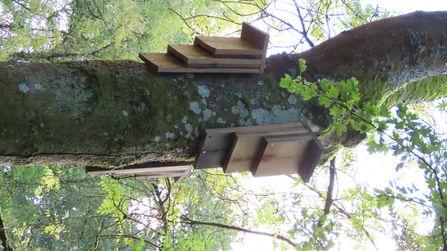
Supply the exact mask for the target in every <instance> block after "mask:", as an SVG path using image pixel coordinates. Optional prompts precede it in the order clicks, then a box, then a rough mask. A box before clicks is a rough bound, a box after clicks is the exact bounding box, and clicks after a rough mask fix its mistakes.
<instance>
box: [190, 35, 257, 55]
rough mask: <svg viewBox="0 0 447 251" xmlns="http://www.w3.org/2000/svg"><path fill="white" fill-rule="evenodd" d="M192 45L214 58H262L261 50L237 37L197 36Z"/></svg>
mask: <svg viewBox="0 0 447 251" xmlns="http://www.w3.org/2000/svg"><path fill="white" fill-rule="evenodd" d="M194 45H198V46H200V47H202V48H204V49H205V50H207V51H209V52H210V53H211V54H212V55H213V57H215V58H225V57H237V58H244V56H248V58H259V59H261V58H262V55H263V51H262V49H258V48H256V47H255V46H254V45H252V44H250V43H249V42H247V41H245V40H243V39H241V38H238V37H207V36H197V37H196V39H195V40H194Z"/></svg>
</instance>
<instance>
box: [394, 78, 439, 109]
mask: <svg viewBox="0 0 447 251" xmlns="http://www.w3.org/2000/svg"><path fill="white" fill-rule="evenodd" d="M443 83H444V84H445V83H447V76H446V75H439V76H435V77H431V78H426V79H424V80H421V81H419V82H416V83H413V84H409V85H407V86H406V87H405V88H401V89H399V90H398V91H396V92H395V93H394V94H393V95H391V96H390V97H389V98H388V99H389V100H388V103H389V104H390V105H392V104H393V105H395V104H396V103H398V102H403V103H407V104H414V103H420V102H424V101H431V100H436V99H439V98H442V97H446V96H447V90H446V89H445V88H442V84H443Z"/></svg>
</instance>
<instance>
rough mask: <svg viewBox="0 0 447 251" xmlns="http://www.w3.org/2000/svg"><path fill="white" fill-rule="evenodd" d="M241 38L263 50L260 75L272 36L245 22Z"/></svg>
mask: <svg viewBox="0 0 447 251" xmlns="http://www.w3.org/2000/svg"><path fill="white" fill-rule="evenodd" d="M241 38H242V39H243V40H245V41H247V42H248V43H250V44H252V45H253V46H255V47H256V48H258V49H262V51H263V54H262V62H261V66H260V67H259V73H263V72H264V67H265V61H266V54H267V47H268V43H269V38H270V35H269V34H268V33H265V32H263V31H261V30H259V29H258V28H256V27H254V26H252V25H251V24H249V23H246V22H244V23H243V24H242V33H241Z"/></svg>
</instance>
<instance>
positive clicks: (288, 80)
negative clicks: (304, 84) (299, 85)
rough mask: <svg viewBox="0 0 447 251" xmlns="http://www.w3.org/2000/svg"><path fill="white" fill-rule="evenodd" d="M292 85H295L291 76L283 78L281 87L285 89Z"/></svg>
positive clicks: (287, 75) (280, 83)
mask: <svg viewBox="0 0 447 251" xmlns="http://www.w3.org/2000/svg"><path fill="white" fill-rule="evenodd" d="M291 83H293V79H292V77H290V75H289V74H286V75H285V76H284V77H283V78H281V81H280V82H279V85H280V86H281V87H283V88H289V86H290V84H291Z"/></svg>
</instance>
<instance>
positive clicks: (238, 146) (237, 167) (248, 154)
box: [222, 133, 262, 173]
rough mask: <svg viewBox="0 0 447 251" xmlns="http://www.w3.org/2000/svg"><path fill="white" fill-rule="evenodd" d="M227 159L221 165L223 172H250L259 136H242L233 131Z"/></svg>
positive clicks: (256, 152)
mask: <svg viewBox="0 0 447 251" xmlns="http://www.w3.org/2000/svg"><path fill="white" fill-rule="evenodd" d="M234 137H235V139H234V141H233V145H232V147H231V149H230V152H229V155H228V158H227V161H226V162H225V164H224V165H223V166H222V168H223V169H224V172H225V173H235V172H250V170H251V169H252V168H253V166H254V165H255V164H256V160H257V159H256V156H257V155H258V152H259V150H260V149H259V147H257V146H260V143H261V140H262V138H261V137H244V136H241V135H240V134H238V133H235V136H234Z"/></svg>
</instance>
